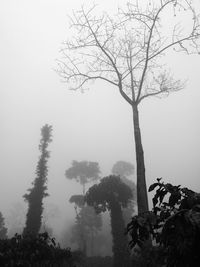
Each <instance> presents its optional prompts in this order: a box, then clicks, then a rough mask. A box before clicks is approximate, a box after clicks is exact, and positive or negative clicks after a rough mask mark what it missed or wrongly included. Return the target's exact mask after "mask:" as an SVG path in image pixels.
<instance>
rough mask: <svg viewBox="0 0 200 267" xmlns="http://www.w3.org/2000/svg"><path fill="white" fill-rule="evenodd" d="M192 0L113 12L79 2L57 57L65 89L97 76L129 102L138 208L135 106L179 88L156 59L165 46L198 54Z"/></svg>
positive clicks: (141, 188) (140, 186)
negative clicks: (132, 129)
mask: <svg viewBox="0 0 200 267" xmlns="http://www.w3.org/2000/svg"><path fill="white" fill-rule="evenodd" d="M143 2H145V4H144V3H143ZM193 2H195V1H192V0H158V1H152V0H148V1H138V0H134V1H128V3H127V5H126V8H124V9H122V8H119V9H118V12H117V14H116V15H115V16H111V15H110V14H108V13H106V12H103V13H101V12H98V11H97V12H96V10H95V7H92V8H88V9H87V8H84V7H82V8H81V9H80V10H78V11H77V12H73V16H72V18H71V25H70V26H71V28H72V30H73V37H72V38H71V39H70V40H67V41H66V42H64V46H63V49H62V50H61V53H62V59H61V60H59V61H58V73H59V74H60V76H61V77H62V78H63V80H64V81H65V82H67V83H68V88H70V89H72V90H75V91H77V90H84V89H88V84H90V82H94V81H97V80H101V81H103V82H105V83H107V84H110V85H112V86H114V88H116V89H117V90H118V91H119V93H120V94H121V96H122V98H123V99H124V100H125V101H126V102H127V104H128V105H129V106H130V109H131V112H132V115H133V125H134V140H135V151H136V164H137V202H138V212H139V213H142V212H146V211H148V209H149V208H148V197H147V188H146V177H145V162H144V151H143V145H142V136H141V129H140V119H139V105H140V103H141V102H143V101H144V100H145V99H147V98H151V97H152V96H157V97H161V96H167V95H168V94H170V93H172V92H176V91H179V90H181V89H182V88H183V87H184V83H183V82H181V81H180V80H177V79H174V77H173V75H172V74H171V73H170V71H169V70H168V69H167V68H166V65H165V64H164V63H165V62H164V61H163V60H161V59H162V58H165V55H166V53H167V52H168V51H183V52H185V53H187V54H192V53H196V54H198V53H199V51H200V49H199V37H200V24H199V14H196V9H195V5H194V4H193ZM166 16H168V17H169V18H168V19H166ZM185 18H187V22H188V23H187V24H186V23H185V21H186V20H185ZM169 21H170V23H169ZM105 97H106V96H105Z"/></svg>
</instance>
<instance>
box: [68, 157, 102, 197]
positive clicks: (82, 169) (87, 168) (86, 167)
mask: <svg viewBox="0 0 200 267" xmlns="http://www.w3.org/2000/svg"><path fill="white" fill-rule="evenodd" d="M99 174H100V169H99V164H98V163H97V162H91V161H76V160H73V161H72V166H71V167H70V168H69V169H67V170H66V172H65V176H66V178H68V179H75V180H76V181H78V182H79V183H80V184H81V185H82V186H83V195H84V194H85V185H86V184H87V183H89V182H91V181H96V180H98V179H99Z"/></svg>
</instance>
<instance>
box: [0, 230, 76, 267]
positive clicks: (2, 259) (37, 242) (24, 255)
mask: <svg viewBox="0 0 200 267" xmlns="http://www.w3.org/2000/svg"><path fill="white" fill-rule="evenodd" d="M0 266H7V267H17V266H18V267H37V266H38V267H40V266H42V267H56V266H66V267H72V266H75V265H73V256H72V253H71V251H70V249H69V248H67V249H61V248H60V247H59V245H57V244H56V242H55V239H54V238H50V237H49V236H48V234H47V233H42V234H38V235H37V236H31V235H24V236H21V235H18V234H16V235H15V236H14V237H13V238H11V239H5V240H0Z"/></svg>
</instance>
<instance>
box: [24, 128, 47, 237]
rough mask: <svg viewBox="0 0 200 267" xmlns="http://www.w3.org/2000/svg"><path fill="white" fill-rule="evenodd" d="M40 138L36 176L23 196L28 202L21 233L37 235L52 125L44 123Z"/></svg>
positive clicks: (45, 189)
mask: <svg viewBox="0 0 200 267" xmlns="http://www.w3.org/2000/svg"><path fill="white" fill-rule="evenodd" d="M41 136H42V138H41V140H40V144H39V150H40V152H41V155H40V157H39V161H38V164H37V167H36V178H35V180H34V182H33V183H32V185H33V186H32V188H30V189H28V191H29V192H28V193H27V194H25V195H24V196H23V197H24V199H25V201H27V202H28V212H27V215H26V225H25V228H24V231H23V233H24V234H27V233H30V234H32V235H34V236H35V235H37V234H38V232H39V230H40V227H41V224H42V212H43V198H44V197H46V196H48V193H47V185H46V183H47V175H48V166H47V161H48V159H49V157H50V152H49V151H48V150H47V147H48V145H49V143H50V142H51V141H52V139H51V137H52V126H50V125H48V124H46V125H44V126H43V127H42V129H41Z"/></svg>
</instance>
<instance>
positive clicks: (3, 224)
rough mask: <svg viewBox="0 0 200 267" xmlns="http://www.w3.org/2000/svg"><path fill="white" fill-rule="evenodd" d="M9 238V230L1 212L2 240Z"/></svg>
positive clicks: (0, 234) (0, 236)
mask: <svg viewBox="0 0 200 267" xmlns="http://www.w3.org/2000/svg"><path fill="white" fill-rule="evenodd" d="M6 238H7V228H6V227H5V220H4V217H3V215H2V213H1V212H0V239H6Z"/></svg>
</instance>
